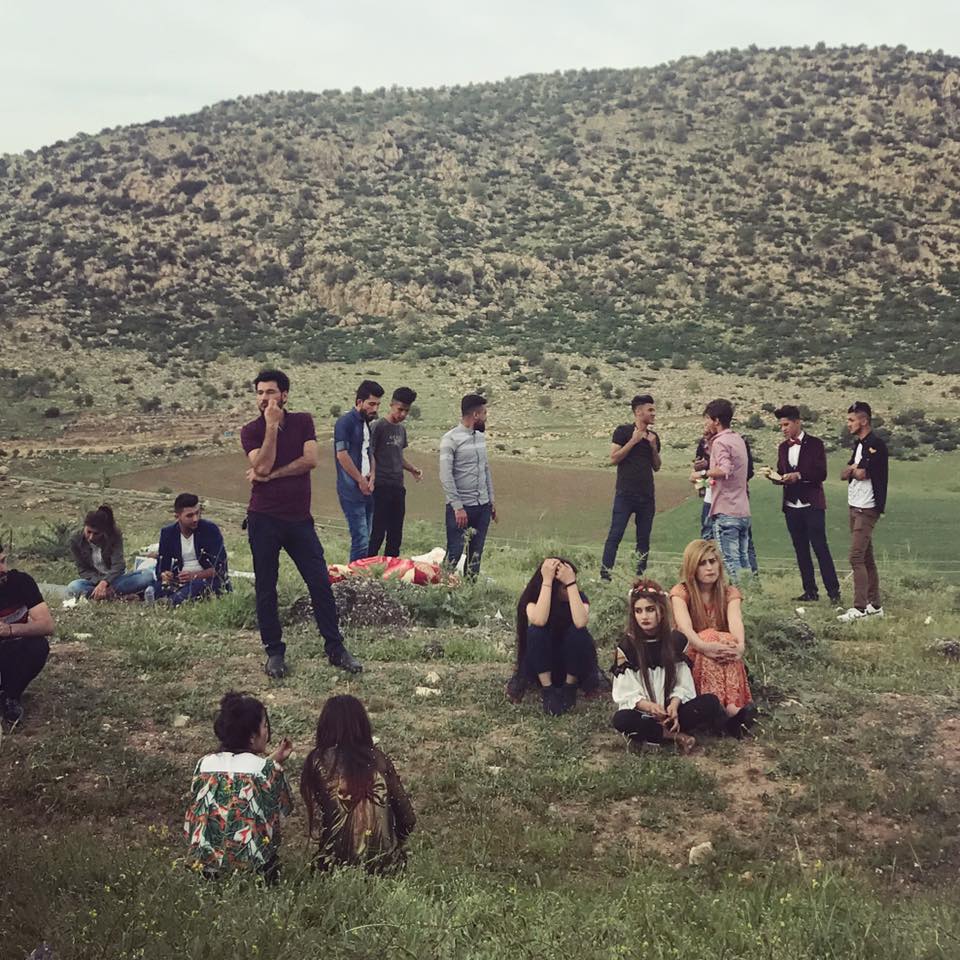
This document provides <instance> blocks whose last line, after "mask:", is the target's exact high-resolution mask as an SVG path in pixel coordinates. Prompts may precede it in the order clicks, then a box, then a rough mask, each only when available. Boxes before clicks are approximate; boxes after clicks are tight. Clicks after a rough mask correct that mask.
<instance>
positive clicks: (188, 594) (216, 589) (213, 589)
mask: <svg viewBox="0 0 960 960" xmlns="http://www.w3.org/2000/svg"><path fill="white" fill-rule="evenodd" d="M222 591H223V581H222V580H221V579H220V578H219V577H214V578H213V579H211V580H191V581H190V582H189V583H185V584H184V585H183V586H182V587H176V588H171V587H164V588H163V589H162V590H161V591H160V594H159V596H161V597H165V598H166V599H167V600H169V601H170V603H171V605H172V606H174V607H179V606H180V604H181V603H188V602H189V601H190V600H203V599H205V598H206V597H210V596H218V597H219V596H220V594H221V592H222Z"/></svg>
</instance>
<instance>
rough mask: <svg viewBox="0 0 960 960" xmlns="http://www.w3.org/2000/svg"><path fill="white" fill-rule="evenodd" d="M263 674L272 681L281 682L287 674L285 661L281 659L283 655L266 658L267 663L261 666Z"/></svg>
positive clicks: (273, 654)
mask: <svg viewBox="0 0 960 960" xmlns="http://www.w3.org/2000/svg"><path fill="white" fill-rule="evenodd" d="M263 672H264V673H265V674H266V675H267V676H268V677H272V678H273V679H274V680H282V679H283V678H284V677H285V676H286V675H287V673H288V670H287V661H286V660H284V659H283V654H282V653H272V654H270V656H269V657H267V662H266V663H265V664H264V665H263Z"/></svg>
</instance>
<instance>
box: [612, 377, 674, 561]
mask: <svg viewBox="0 0 960 960" xmlns="http://www.w3.org/2000/svg"><path fill="white" fill-rule="evenodd" d="M630 406H631V408H632V409H633V423H625V424H622V425H621V426H619V427H617V429H616V430H614V431H613V438H612V439H613V447H612V448H611V450H610V462H611V463H614V464H616V466H617V487H616V493H615V494H614V497H613V516H612V517H611V519H610V532H609V533H608V534H607V542H606V543H605V544H604V545H603V560H602V562H601V565H600V576H601V577H602V578H603V579H604V580H609V579H610V571H611V570H612V569H613V565H614V564H615V563H616V561H617V549H618V548H619V546H620V541H621V540H622V539H623V534H624V531H625V530H626V529H627V523H628V522H629V520H630V515H631V514H632V515H633V517H634V521H635V523H636V525H637V575H638V576H639V575H642V574H643V571H644V570H645V569H646V566H647V554H648V553H649V552H650V531H651V530H652V529H653V515H654V513H655V512H656V500H655V497H654V484H653V475H654V473H655V472H656V471H657V470H659V469H660V438H659V437H658V436H657V435H656V434H655V433H654V432H653V431H652V430H651V429H650V426H651V425H652V424H653V422H654V420H656V417H657V411H656V407H655V406H654V402H653V397H652V396H650V394H649V393H643V394H639V395H638V396H636V397H634V398H633V400H632V401H631V403H630Z"/></svg>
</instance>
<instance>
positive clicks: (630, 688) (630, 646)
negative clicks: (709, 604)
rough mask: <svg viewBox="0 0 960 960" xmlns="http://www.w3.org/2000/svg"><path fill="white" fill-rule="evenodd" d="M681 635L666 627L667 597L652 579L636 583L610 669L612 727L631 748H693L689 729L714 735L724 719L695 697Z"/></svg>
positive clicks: (716, 704) (706, 698) (715, 705)
mask: <svg viewBox="0 0 960 960" xmlns="http://www.w3.org/2000/svg"><path fill="white" fill-rule="evenodd" d="M684 643H685V641H684V637H683V634H682V633H679V632H678V631H676V630H674V629H673V628H672V625H671V623H670V607H669V604H668V601H667V595H666V593H665V592H664V590H663V587H661V586H660V584H659V583H657V582H656V581H655V580H638V581H637V582H636V583H635V584H634V585H633V589H632V590H631V591H630V612H629V614H628V616H627V629H626V631H625V633H624V636H623V638H622V639H621V641H620V644H619V646H618V647H617V653H616V657H615V659H614V664H613V699H614V701H615V702H616V704H617V708H618V709H617V712H616V713H615V714H614V715H613V721H612V722H613V726H614V728H615V729H616V730H618V731H619V732H620V733H622V734H623V735H624V736H625V737H627V738H628V739H629V740H630V741H631V744H660V743H662V742H663V741H664V740H672V741H673V742H674V743H675V744H676V746H677V749H678V750H680V751H681V752H682V753H689V752H690V751H691V750H692V749H693V748H694V747H695V746H696V744H697V741H696V740H695V739H694V737H693V736H691V734H690V731H691V730H699V729H704V730H707V731H709V732H710V733H715V734H720V733H722V732H723V729H724V726H725V724H726V716H725V714H724V711H723V707H722V706H721V705H720V701H719V700H718V699H717V698H716V697H715V696H714V695H713V694H710V693H707V694H701V695H699V696H698V695H697V691H696V688H695V687H694V683H693V676H692V675H691V673H690V668H689V667H688V666H687V663H686V661H685V660H684V659H683V655H682V654H681V652H680V651H681V650H682V649H683V646H684Z"/></svg>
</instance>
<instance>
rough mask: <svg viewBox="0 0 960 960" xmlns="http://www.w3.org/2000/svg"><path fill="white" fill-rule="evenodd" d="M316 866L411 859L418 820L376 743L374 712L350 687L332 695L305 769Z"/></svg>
mask: <svg viewBox="0 0 960 960" xmlns="http://www.w3.org/2000/svg"><path fill="white" fill-rule="evenodd" d="M300 794H301V796H302V797H303V802H304V805H305V806H306V810H307V830H308V836H309V837H310V839H311V840H313V841H316V842H317V852H316V854H315V859H314V863H315V865H316V867H317V869H320V870H328V869H330V868H331V867H334V866H345V865H354V866H361V867H363V868H364V869H365V870H367V871H368V872H369V873H391V872H394V871H396V870H399V869H401V868H402V867H403V865H404V864H405V863H406V850H405V849H404V844H405V842H406V839H407V837H409V836H410V834H411V833H412V832H413V828H414V825H415V824H416V822H417V818H416V815H415V814H414V812H413V807H412V806H411V804H410V801H409V799H407V795H406V793H405V792H404V789H403V784H402V783H401V782H400V777H399V776H398V775H397V771H396V770H395V769H394V766H393V763H392V761H391V760H390V758H389V757H388V756H387V755H386V754H384V753H382V752H381V751H380V750H379V749H378V748H377V747H375V746H374V745H373V733H372V731H371V730H370V718H369V717H368V716H367V711H366V710H365V709H364V708H363V704H362V703H361V702H360V701H359V700H358V699H357V698H356V697H351V696H350V695H349V694H344V695H341V696H338V697H331V698H330V699H329V700H327V702H326V703H325V704H324V705H323V710H322V711H321V713H320V719H319V720H318V721H317V743H316V746H315V747H314V748H313V749H312V750H311V751H310V753H309V754H307V759H306V760H305V761H304V764H303V773H302V774H301V777H300Z"/></svg>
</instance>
